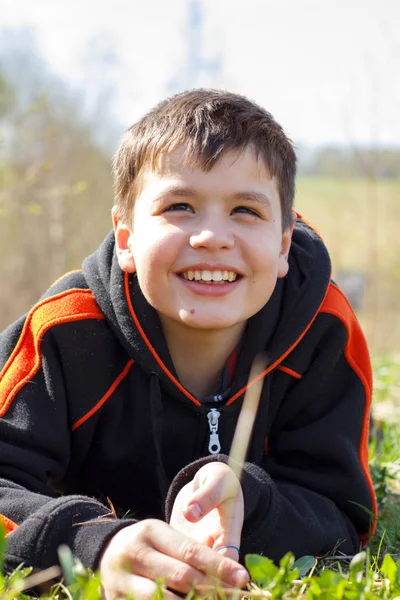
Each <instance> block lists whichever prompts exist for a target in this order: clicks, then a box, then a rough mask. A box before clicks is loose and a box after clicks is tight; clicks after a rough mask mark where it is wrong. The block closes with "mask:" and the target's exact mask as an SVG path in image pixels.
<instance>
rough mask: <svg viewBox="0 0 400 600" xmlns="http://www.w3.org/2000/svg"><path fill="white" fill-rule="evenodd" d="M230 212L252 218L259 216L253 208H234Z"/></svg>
mask: <svg viewBox="0 0 400 600" xmlns="http://www.w3.org/2000/svg"><path fill="white" fill-rule="evenodd" d="M232 212H238V213H243V214H248V215H252V216H253V217H259V216H260V214H259V213H258V212H257V211H256V210H255V209H254V208H250V207H249V206H236V207H235V208H234V209H233V211H232Z"/></svg>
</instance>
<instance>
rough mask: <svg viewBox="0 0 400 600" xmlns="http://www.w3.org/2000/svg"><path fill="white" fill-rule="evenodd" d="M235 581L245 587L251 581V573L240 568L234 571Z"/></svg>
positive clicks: (239, 585)
mask: <svg viewBox="0 0 400 600" xmlns="http://www.w3.org/2000/svg"><path fill="white" fill-rule="evenodd" d="M233 581H234V583H235V584H236V585H237V586H238V587H243V586H244V585H246V583H248V582H249V574H248V573H247V571H245V569H238V570H237V571H235V572H234V573H233Z"/></svg>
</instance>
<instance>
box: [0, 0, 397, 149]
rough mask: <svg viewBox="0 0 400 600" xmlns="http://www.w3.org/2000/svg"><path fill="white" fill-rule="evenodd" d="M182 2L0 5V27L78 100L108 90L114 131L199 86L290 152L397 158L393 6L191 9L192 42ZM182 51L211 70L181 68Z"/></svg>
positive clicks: (237, 1) (232, 0) (310, 3)
mask: <svg viewBox="0 0 400 600" xmlns="http://www.w3.org/2000/svg"><path fill="white" fill-rule="evenodd" d="M197 1H198V2H201V0H197ZM190 2H192V3H193V2H194V3H195V2H196V0H168V1H165V0H141V1H139V0H113V1H112V2H111V1H105V0H103V1H101V0H69V1H68V2H67V1H66V0H63V1H61V0H35V1H34V2H32V0H0V27H7V28H14V29H21V28H31V29H32V31H33V32H34V34H35V37H36V39H37V43H38V46H39V48H40V51H41V52H42V54H43V56H44V58H45V59H46V60H47V61H48V62H49V64H50V65H51V67H52V68H53V69H54V70H55V71H56V72H58V73H59V74H61V75H62V76H63V77H66V78H67V79H69V80H70V81H71V82H72V83H73V85H78V86H80V87H82V88H84V89H86V91H87V92H88V93H89V94H90V90H91V88H93V89H94V88H95V87H96V86H102V85H103V84H107V85H108V86H109V87H113V88H114V95H113V102H114V112H115V114H117V115H118V117H119V120H120V122H121V124H122V126H123V127H127V126H128V125H130V124H131V123H132V122H133V121H134V120H135V119H137V118H138V117H139V116H140V115H141V114H142V113H143V112H144V111H146V110H147V109H149V108H150V107H151V106H152V105H154V104H155V103H156V102H157V101H159V100H161V99H162V98H163V97H165V96H166V95H168V94H169V93H170V91H171V90H172V89H173V90H175V91H178V90H180V89H184V88H186V87H191V86H201V85H205V86H214V87H223V88H227V89H230V90H233V91H237V92H240V93H243V94H245V95H247V96H249V97H251V98H253V99H254V100H256V101H257V102H259V103H260V104H262V105H263V106H264V107H265V108H267V109H268V110H270V111H271V112H272V113H273V115H274V116H275V117H276V118H277V119H278V121H279V122H280V123H281V124H282V125H283V127H284V129H285V130H286V131H287V133H288V134H289V135H290V136H291V137H292V139H293V140H294V141H295V142H296V144H307V145H315V144H324V143H340V144H346V145H347V144H348V145H352V144H358V143H361V144H365V143H371V142H372V143H374V144H376V145H381V146H383V145H385V144H389V145H396V146H400V119H399V108H400V76H399V74H400V38H399V35H398V31H399V28H400V0H380V1H375V0H202V2H201V7H202V17H203V28H202V40H201V41H200V40H196V39H195V37H194V35H193V33H191V34H189V31H190V30H189V28H188V18H189V12H188V8H189V3H190ZM189 47H191V49H192V51H193V52H195V53H197V54H198V56H199V57H200V58H201V60H202V62H203V63H204V64H209V63H210V62H211V63H212V62H214V64H216V63H218V62H219V69H214V71H210V70H209V69H200V70H198V71H197V72H195V71H194V70H193V68H190V67H188V65H187V60H186V57H187V54H188V48H189ZM89 64H91V65H92V68H91V69H89V67H88V65H89ZM93 64H95V68H93ZM88 69H89V70H88ZM88 73H90V76H88ZM173 84H174V85H173Z"/></svg>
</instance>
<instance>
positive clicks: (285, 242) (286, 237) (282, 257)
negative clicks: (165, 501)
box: [278, 211, 297, 279]
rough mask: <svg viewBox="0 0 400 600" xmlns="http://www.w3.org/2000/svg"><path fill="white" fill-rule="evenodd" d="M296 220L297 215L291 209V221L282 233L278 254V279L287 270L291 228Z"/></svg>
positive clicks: (286, 272) (283, 275)
mask: <svg viewBox="0 0 400 600" xmlns="http://www.w3.org/2000/svg"><path fill="white" fill-rule="evenodd" d="M296 220H297V215H296V213H295V212H294V211H292V222H291V224H290V225H289V227H287V228H286V229H285V231H284V232H283V234H282V245H281V251H280V254H279V265H278V279H279V278H281V277H285V276H286V275H287V274H288V271H289V262H288V260H289V250H290V244H291V243H292V235H293V229H294V226H295V224H296Z"/></svg>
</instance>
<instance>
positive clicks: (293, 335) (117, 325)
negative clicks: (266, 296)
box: [83, 217, 331, 404]
mask: <svg viewBox="0 0 400 600" xmlns="http://www.w3.org/2000/svg"><path fill="white" fill-rule="evenodd" d="M83 273H84V276H85V279H86V281H87V283H88V285H89V287H90V289H91V290H92V292H93V294H94V296H95V299H96V301H97V303H98V304H99V306H100V308H101V310H102V312H103V313H104V315H105V317H106V319H107V320H108V322H109V325H110V327H111V328H112V329H113V331H114V333H115V335H116V336H117V337H118V339H119V340H120V342H121V344H122V345H123V346H124V347H125V348H126V350H127V352H128V354H129V355H130V356H131V357H132V358H133V359H134V360H135V361H136V362H137V363H139V364H140V365H141V367H142V368H143V370H144V371H145V372H146V373H148V374H149V375H150V374H152V373H156V374H157V375H158V378H159V380H160V384H161V385H162V387H163V388H164V389H166V390H167V391H168V392H169V393H170V394H171V395H172V396H174V397H177V398H180V399H182V400H185V401H186V402H187V401H188V399H189V400H192V402H194V403H195V404H199V402H198V401H197V400H196V399H195V398H194V397H193V396H192V395H191V394H190V393H189V392H188V391H187V390H185V389H184V388H183V387H182V386H181V384H180V382H179V380H178V376H177V373H176V371H175V369H174V365H173V363H172V360H171V356H170V354H169V351H168V347H167V344H166V341H165V337H164V334H163V331H162V327H161V323H160V320H159V318H158V314H157V312H156V311H155V310H154V309H153V308H152V307H151V306H150V305H149V304H148V302H147V300H146V299H145V298H144V296H143V294H142V292H141V290H140V287H139V284H138V281H137V277H136V275H134V274H130V275H127V274H125V273H123V271H121V269H120V267H119V264H118V260H117V257H116V253H115V247H114V234H113V232H110V234H109V235H108V236H107V237H106V239H105V240H104V242H103V243H102V245H101V246H100V248H99V249H98V250H97V251H96V252H95V253H94V254H92V255H91V256H89V257H88V258H87V259H86V260H85V261H84V263H83ZM330 276H331V264H330V259H329V255H328V252H327V250H326V248H325V246H324V244H323V242H322V240H321V238H320V237H319V235H318V234H317V233H316V231H315V230H314V229H312V227H311V226H310V225H308V224H307V223H306V222H305V221H304V220H303V219H302V218H301V217H300V218H299V219H298V221H297V223H296V226H295V229H294V232H293V238H292V245H291V249H290V254H289V273H288V275H287V276H286V277H285V278H283V279H279V280H278V282H277V285H276V287H275V290H274V292H273V294H272V296H271V298H270V300H269V301H268V303H267V304H266V305H265V306H264V307H263V308H262V309H261V310H260V311H259V312H258V313H257V314H255V315H254V316H253V317H252V318H251V319H249V321H248V323H247V327H246V330H245V333H244V339H243V343H242V344H241V348H242V350H241V352H240V354H239V356H238V359H237V368H236V374H235V378H234V381H233V385H232V388H231V393H230V394H231V400H233V399H234V397H235V396H238V395H240V393H242V392H243V388H244V387H245V386H246V385H247V381H248V376H249V372H250V368H251V365H252V363H253V360H254V358H255V356H256V355H257V354H258V353H260V352H262V351H263V352H266V354H267V359H268V365H267V366H268V367H269V369H268V370H270V369H271V368H272V366H275V364H279V362H280V359H282V360H283V358H284V357H285V356H286V355H287V354H288V353H289V352H290V350H291V349H292V348H294V347H295V345H296V343H297V341H299V340H300V339H301V337H302V335H303V334H304V332H305V331H306V329H307V328H308V327H309V325H310V323H311V322H312V320H313V319H314V318H315V316H316V314H317V312H318V309H319V307H320V305H321V304H322V301H323V299H324V297H325V294H326V291H327V287H328V284H329V281H330ZM228 403H229V402H228Z"/></svg>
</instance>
